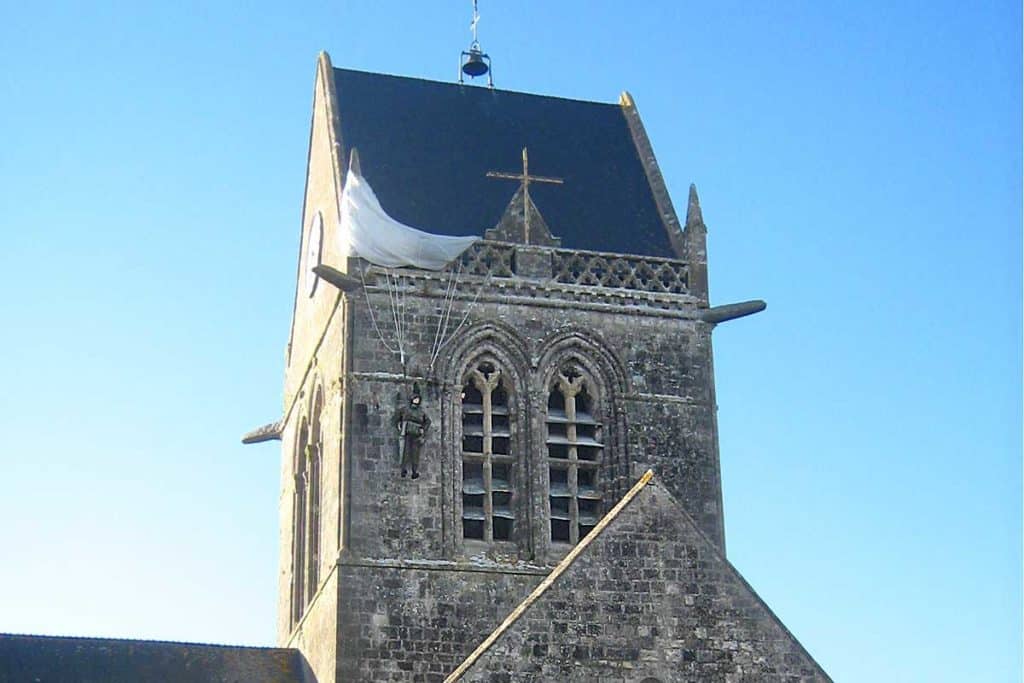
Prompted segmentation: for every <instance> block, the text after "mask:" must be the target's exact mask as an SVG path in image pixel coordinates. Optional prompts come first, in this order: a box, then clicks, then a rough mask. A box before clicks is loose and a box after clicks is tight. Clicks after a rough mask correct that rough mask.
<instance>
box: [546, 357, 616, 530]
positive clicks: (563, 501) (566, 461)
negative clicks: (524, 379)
mask: <svg viewBox="0 0 1024 683" xmlns="http://www.w3.org/2000/svg"><path fill="white" fill-rule="evenodd" d="M599 398H600V397H599V396H597V387H596V385H595V383H594V382H593V381H592V380H591V379H590V378H589V377H588V376H587V375H586V374H585V373H584V372H583V371H582V368H580V367H578V366H577V365H575V364H569V365H566V366H563V367H562V368H561V369H560V370H559V371H558V372H556V373H555V374H554V376H553V377H552V379H551V381H550V383H549V386H548V409H547V419H546V421H545V425H546V438H545V446H546V449H547V469H548V508H549V511H550V520H551V541H552V543H568V544H571V545H575V544H576V543H578V542H579V540H580V539H581V538H583V537H584V536H586V535H587V534H588V533H590V531H591V530H592V529H593V528H594V526H595V525H596V524H597V522H598V520H599V519H600V518H601V514H602V513H603V501H602V495H601V481H600V477H601V467H602V464H603V462H604V426H603V425H602V423H601V422H599V421H598V419H597V418H596V417H595V415H600V411H599V410H598V407H599V404H598V400H599Z"/></svg>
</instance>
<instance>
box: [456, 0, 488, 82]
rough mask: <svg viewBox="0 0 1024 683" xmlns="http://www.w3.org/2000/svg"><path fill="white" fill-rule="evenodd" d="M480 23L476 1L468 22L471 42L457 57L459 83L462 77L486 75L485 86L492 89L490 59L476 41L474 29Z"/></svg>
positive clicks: (474, 0)
mask: <svg viewBox="0 0 1024 683" xmlns="http://www.w3.org/2000/svg"><path fill="white" fill-rule="evenodd" d="M479 23H480V11H479V8H478V7H477V0H473V20H472V21H471V22H469V30H470V31H471V32H472V34H473V42H472V43H470V44H469V51H468V52H463V53H462V55H461V56H460V57H459V83H462V82H463V81H462V75H463V74H465V75H467V76H469V77H470V78H476V77H477V76H483V75H484V74H487V85H488V86H490V87H492V88H493V87H494V77H493V76H492V74H491V58H490V57H489V56H487V55H486V54H484V51H483V50H481V49H480V41H479V40H478V39H477V33H476V27H477V24H479Z"/></svg>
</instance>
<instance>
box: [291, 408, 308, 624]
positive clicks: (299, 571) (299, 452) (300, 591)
mask: <svg viewBox="0 0 1024 683" xmlns="http://www.w3.org/2000/svg"><path fill="white" fill-rule="evenodd" d="M308 444H309V426H308V424H307V423H306V420H305V418H303V420H302V423H301V426H300V427H299V434H298V438H297V439H296V441H295V454H294V459H293V471H294V476H295V493H294V495H293V498H292V625H293V626H294V625H295V624H297V623H298V621H299V619H301V618H302V612H303V609H304V608H305V606H306V601H305V598H304V596H305V590H304V589H305V581H304V578H305V559H306V501H307V497H306V481H307V477H306V474H307V472H306V448H307V446H308Z"/></svg>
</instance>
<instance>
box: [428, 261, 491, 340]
mask: <svg viewBox="0 0 1024 683" xmlns="http://www.w3.org/2000/svg"><path fill="white" fill-rule="evenodd" d="M490 284H491V276H490V275H488V276H487V280H486V281H485V282H484V283H483V285H481V286H480V288H479V289H477V290H476V295H475V296H474V297H473V300H472V301H470V302H469V306H468V307H466V314H465V315H463V316H462V320H460V321H459V324H458V326H457V327H456V328H455V331H454V332H452V333H451V336H449V337H448V338H447V339H445V340H444V341H442V342H441V346H439V347H438V348H437V353H438V355H441V349H443V348H444V346H445V344H447V343H448V342H450V341H451V340H452V339H455V337H456V336H458V334H459V331H460V330H461V329H462V326H463V325H465V324H466V320H467V319H468V318H469V314H470V313H471V312H472V311H473V309H474V308H475V307H476V302H477V299H479V298H480V292H482V291H483V290H484V288H485V287H489V286H490Z"/></svg>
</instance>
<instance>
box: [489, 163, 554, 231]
mask: <svg viewBox="0 0 1024 683" xmlns="http://www.w3.org/2000/svg"><path fill="white" fill-rule="evenodd" d="M487 177H488V178H501V179H503V180H518V181H520V182H521V183H522V186H523V235H524V238H525V239H526V243H527V244H529V243H530V183H531V182H534V183H551V184H553V185H561V184H563V183H564V182H565V180H564V179H562V178H549V177H548V176H542V175H530V158H529V156H528V155H527V154H526V148H525V147H523V172H522V173H521V174H519V173H502V172H501V171H488V172H487Z"/></svg>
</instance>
